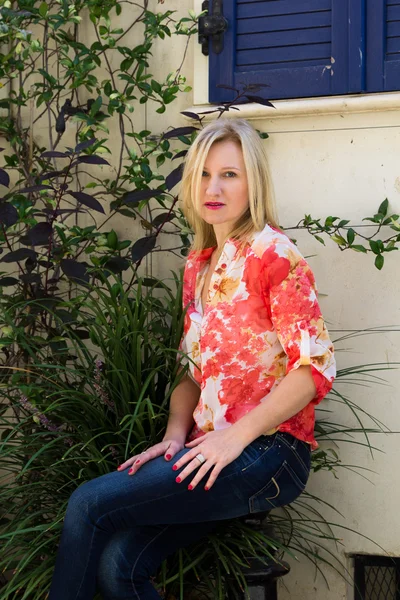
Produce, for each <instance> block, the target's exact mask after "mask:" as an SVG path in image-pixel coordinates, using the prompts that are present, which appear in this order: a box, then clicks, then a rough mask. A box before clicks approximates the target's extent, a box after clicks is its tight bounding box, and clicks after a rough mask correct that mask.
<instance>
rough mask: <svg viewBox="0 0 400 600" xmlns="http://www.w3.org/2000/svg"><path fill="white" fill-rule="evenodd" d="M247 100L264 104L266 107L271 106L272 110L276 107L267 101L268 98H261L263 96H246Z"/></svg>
mask: <svg viewBox="0 0 400 600" xmlns="http://www.w3.org/2000/svg"><path fill="white" fill-rule="evenodd" d="M245 96H246V98H247V99H248V100H250V102H257V103H258V104H263V105H264V106H270V107H271V108H275V106H274V105H273V104H272V102H270V101H269V100H267V99H266V98H261V96H251V95H249V94H245Z"/></svg>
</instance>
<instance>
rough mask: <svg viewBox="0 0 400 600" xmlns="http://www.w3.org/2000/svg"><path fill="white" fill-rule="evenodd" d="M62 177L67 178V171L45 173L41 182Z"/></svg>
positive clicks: (41, 177)
mask: <svg viewBox="0 0 400 600" xmlns="http://www.w3.org/2000/svg"><path fill="white" fill-rule="evenodd" d="M60 175H64V176H65V171H49V172H48V173H43V175H41V176H40V177H39V179H40V181H43V180H44V179H53V178H54V177H59V176H60Z"/></svg>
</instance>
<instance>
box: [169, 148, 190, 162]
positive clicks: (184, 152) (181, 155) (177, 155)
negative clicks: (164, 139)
mask: <svg viewBox="0 0 400 600" xmlns="http://www.w3.org/2000/svg"><path fill="white" fill-rule="evenodd" d="M187 153H188V151H187V150H181V151H180V152H178V154H175V156H173V157H172V160H175V159H176V158H182V157H183V156H186V154H187Z"/></svg>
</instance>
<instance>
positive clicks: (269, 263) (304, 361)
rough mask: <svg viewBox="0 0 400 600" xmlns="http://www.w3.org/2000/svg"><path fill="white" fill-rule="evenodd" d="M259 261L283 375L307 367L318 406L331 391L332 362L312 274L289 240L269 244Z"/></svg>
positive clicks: (332, 353) (332, 378)
mask: <svg viewBox="0 0 400 600" xmlns="http://www.w3.org/2000/svg"><path fill="white" fill-rule="evenodd" d="M262 261H263V267H262V268H263V274H264V277H265V286H266V287H265V290H266V302H267V304H268V305H269V309H270V318H271V322H272V325H273V327H274V329H275V330H276V334H277V337H278V339H279V341H280V343H281V345H282V348H283V350H284V352H285V354H286V355H287V366H286V374H287V373H289V372H290V371H293V370H294V369H297V368H298V367H299V366H301V365H310V366H311V373H312V376H313V379H314V383H315V386H316V395H315V397H314V398H313V399H312V402H313V403H314V404H318V403H319V402H320V401H321V400H322V399H323V398H324V397H325V396H326V394H327V393H328V392H329V391H330V390H331V388H332V383H333V380H334V378H335V376H336V361H335V357H334V348H333V344H332V342H331V340H330V337H329V333H328V331H327V328H326V326H325V322H324V319H323V317H322V314H321V310H320V307H319V304H318V300H317V293H318V292H317V287H316V283H315V278H314V275H313V273H312V271H311V268H310V266H309V265H308V263H307V261H306V260H305V259H304V257H303V256H302V255H301V254H300V252H299V251H298V250H297V248H296V246H295V245H294V244H292V243H291V242H290V241H288V243H285V242H281V241H279V242H277V243H276V244H273V245H271V246H270V247H269V248H268V249H267V250H266V251H265V252H264V254H263V257H262Z"/></svg>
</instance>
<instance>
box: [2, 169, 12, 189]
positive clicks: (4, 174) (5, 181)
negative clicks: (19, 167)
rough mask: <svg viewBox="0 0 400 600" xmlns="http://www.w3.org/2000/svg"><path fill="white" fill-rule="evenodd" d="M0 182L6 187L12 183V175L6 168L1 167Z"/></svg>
mask: <svg viewBox="0 0 400 600" xmlns="http://www.w3.org/2000/svg"><path fill="white" fill-rule="evenodd" d="M0 184H1V185H4V186H5V187H8V186H9V185H10V176H9V174H8V173H7V171H5V170H4V169H0Z"/></svg>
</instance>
